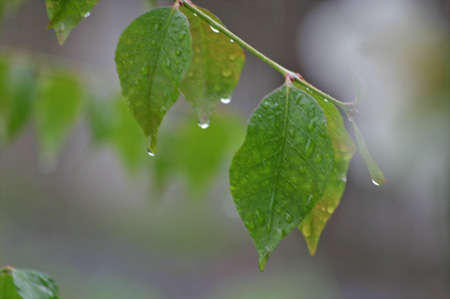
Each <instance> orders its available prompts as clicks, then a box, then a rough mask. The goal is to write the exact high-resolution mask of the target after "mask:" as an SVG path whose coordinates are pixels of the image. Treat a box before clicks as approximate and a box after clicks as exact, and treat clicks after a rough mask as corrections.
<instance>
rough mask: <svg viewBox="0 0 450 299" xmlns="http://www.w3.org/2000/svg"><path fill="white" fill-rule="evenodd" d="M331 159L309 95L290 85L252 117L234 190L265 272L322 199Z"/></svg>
mask: <svg viewBox="0 0 450 299" xmlns="http://www.w3.org/2000/svg"><path fill="white" fill-rule="evenodd" d="M333 157H334V154H333V146H332V143H331V140H330V137H329V136H328V130H327V127H326V120H325V116H324V113H323V111H322V109H321V108H320V106H319V105H318V104H317V102H316V101H315V100H314V99H313V98H312V97H311V96H310V95H308V94H307V93H305V92H303V91H301V90H299V89H297V88H295V87H293V86H292V85H290V84H286V85H284V86H282V87H281V88H279V89H277V90H276V91H274V92H273V93H272V94H270V95H269V96H267V97H266V98H265V99H264V100H263V101H262V103H261V104H260V106H259V107H258V108H257V109H256V111H255V112H254V113H253V115H252V117H251V119H250V121H249V124H248V131H247V136H246V139H245V141H244V144H243V145H242V147H241V148H240V149H239V151H238V152H237V153H236V155H235V156H234V158H233V162H232V164H231V167H230V190H231V193H232V195H233V198H234V202H235V203H236V207H237V210H238V212H239V214H240V215H241V218H242V219H243V221H244V224H245V226H246V227H247V229H248V230H249V232H250V235H251V236H252V238H253V240H254V242H255V245H256V248H257V250H258V253H259V267H260V269H261V270H263V269H264V266H265V264H266V262H267V259H268V257H269V255H270V253H271V252H272V250H273V249H274V248H275V246H276V245H277V244H278V243H279V242H280V240H281V239H282V238H283V237H285V236H286V234H288V233H289V232H290V231H291V230H292V229H294V228H295V227H296V226H297V225H298V224H299V223H300V222H301V221H302V220H303V219H304V218H305V216H306V215H307V214H308V213H309V212H310V211H311V209H312V208H313V207H314V206H315V204H316V203H317V201H318V200H319V199H320V198H321V196H322V193H323V191H324V189H325V187H326V185H327V181H328V177H329V174H330V172H331V168H332V166H333Z"/></svg>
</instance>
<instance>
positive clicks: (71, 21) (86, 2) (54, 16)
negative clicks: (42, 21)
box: [45, 0, 98, 45]
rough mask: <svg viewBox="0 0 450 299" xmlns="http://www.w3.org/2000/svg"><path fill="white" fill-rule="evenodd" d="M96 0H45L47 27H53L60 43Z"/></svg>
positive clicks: (89, 10)
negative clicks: (48, 20) (48, 21)
mask: <svg viewBox="0 0 450 299" xmlns="http://www.w3.org/2000/svg"><path fill="white" fill-rule="evenodd" d="M97 2H98V0H46V1H45V3H46V4H47V14H48V18H49V19H50V23H49V24H48V28H54V30H55V33H56V37H57V39H58V42H59V44H60V45H62V44H63V43H64V42H65V40H66V39H67V37H68V36H69V34H70V32H71V31H72V30H73V28H75V26H77V25H78V23H80V21H81V20H82V19H84V18H87V17H88V16H89V15H90V12H91V10H92V9H93V8H94V6H95V5H97Z"/></svg>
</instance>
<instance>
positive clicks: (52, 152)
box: [35, 71, 84, 158]
mask: <svg viewBox="0 0 450 299" xmlns="http://www.w3.org/2000/svg"><path fill="white" fill-rule="evenodd" d="M38 89H39V90H38V97H37V99H36V103H35V109H36V112H35V117H36V122H37V131H38V135H39V142H40V146H41V153H42V154H43V156H44V157H48V158H51V157H55V156H56V154H57V153H58V151H59V150H60V148H61V146H62V145H63V143H64V141H65V139H66V138H67V135H68V132H69V130H70V129H71V128H72V126H73V125H74V124H75V122H76V120H77V116H78V114H79V112H80V110H81V105H82V103H83V101H84V94H83V91H82V88H81V84H80V82H79V79H78V78H77V77H76V76H75V75H74V74H73V73H70V72H67V71H54V72H51V73H46V74H42V75H41V78H39V80H38Z"/></svg>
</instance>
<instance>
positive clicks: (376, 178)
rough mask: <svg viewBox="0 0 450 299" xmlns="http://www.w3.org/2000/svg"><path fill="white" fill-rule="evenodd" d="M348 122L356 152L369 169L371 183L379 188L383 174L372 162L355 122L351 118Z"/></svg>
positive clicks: (383, 179)
mask: <svg viewBox="0 0 450 299" xmlns="http://www.w3.org/2000/svg"><path fill="white" fill-rule="evenodd" d="M350 121H351V123H352V126H353V130H354V132H355V139H356V144H357V145H358V151H359V152H360V154H361V156H362V157H363V158H364V161H366V164H367V168H368V169H369V172H370V176H371V177H372V182H373V183H374V184H375V185H377V186H380V185H382V184H383V183H384V182H385V181H386V179H385V178H384V175H383V172H382V171H381V169H380V168H379V167H378V165H377V163H376V162H375V161H374V160H373V158H372V155H371V154H370V152H369V150H368V149H367V145H366V142H365V141H364V139H363V137H362V134H361V131H360V130H359V128H358V126H357V125H356V123H355V120H354V119H353V117H350Z"/></svg>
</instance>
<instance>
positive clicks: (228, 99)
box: [220, 98, 231, 104]
mask: <svg viewBox="0 0 450 299" xmlns="http://www.w3.org/2000/svg"><path fill="white" fill-rule="evenodd" d="M220 101H221V102H222V104H229V103H230V102H231V98H222V99H220Z"/></svg>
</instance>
